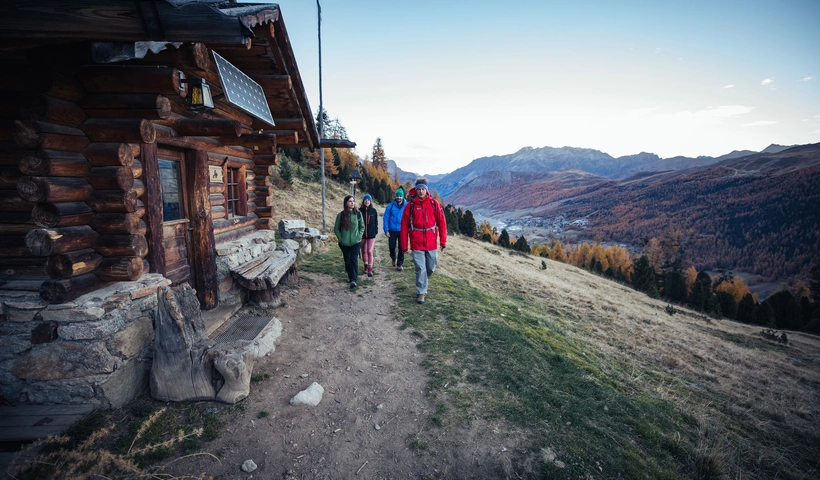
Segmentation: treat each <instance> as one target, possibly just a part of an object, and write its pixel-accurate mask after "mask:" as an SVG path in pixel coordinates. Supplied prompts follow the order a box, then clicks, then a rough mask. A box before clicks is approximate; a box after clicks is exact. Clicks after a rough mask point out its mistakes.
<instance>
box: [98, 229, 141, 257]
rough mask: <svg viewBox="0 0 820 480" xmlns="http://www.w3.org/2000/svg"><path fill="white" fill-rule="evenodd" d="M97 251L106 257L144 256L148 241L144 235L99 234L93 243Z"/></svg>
mask: <svg viewBox="0 0 820 480" xmlns="http://www.w3.org/2000/svg"><path fill="white" fill-rule="evenodd" d="M94 250H96V251H97V253H99V254H101V255H103V256H106V257H140V258H142V257H144V256H146V255H148V241H147V240H146V239H145V236H144V235H140V234H135V235H100V236H99V238H98V239H97V242H96V244H95V245H94Z"/></svg>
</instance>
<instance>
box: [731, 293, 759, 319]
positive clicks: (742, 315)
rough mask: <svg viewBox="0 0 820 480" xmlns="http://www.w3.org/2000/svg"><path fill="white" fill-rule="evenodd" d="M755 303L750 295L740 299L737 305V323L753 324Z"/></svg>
mask: <svg viewBox="0 0 820 480" xmlns="http://www.w3.org/2000/svg"><path fill="white" fill-rule="evenodd" d="M754 314H755V301H754V298H753V297H752V294H751V293H747V294H746V295H744V296H743V298H741V299H740V303H738V304H737V317H735V318H736V319H737V321H738V322H743V323H749V324H751V323H754Z"/></svg>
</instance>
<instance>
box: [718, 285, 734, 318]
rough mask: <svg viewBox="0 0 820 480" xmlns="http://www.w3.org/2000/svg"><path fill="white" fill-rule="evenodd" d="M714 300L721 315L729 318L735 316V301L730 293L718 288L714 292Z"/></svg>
mask: <svg viewBox="0 0 820 480" xmlns="http://www.w3.org/2000/svg"><path fill="white" fill-rule="evenodd" d="M715 300H716V301H717V303H718V305H719V307H720V313H721V315H723V316H724V317H726V318H728V319H731V320H734V319H735V318H737V302H736V301H735V297H734V296H732V294H731V293H729V292H726V291H723V290H719V291H718V292H716V293H715Z"/></svg>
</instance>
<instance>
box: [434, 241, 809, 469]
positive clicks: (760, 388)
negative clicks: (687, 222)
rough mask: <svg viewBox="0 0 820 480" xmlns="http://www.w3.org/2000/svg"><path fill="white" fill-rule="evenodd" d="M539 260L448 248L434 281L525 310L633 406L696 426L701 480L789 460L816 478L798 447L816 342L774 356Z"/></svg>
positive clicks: (692, 315)
mask: <svg viewBox="0 0 820 480" xmlns="http://www.w3.org/2000/svg"><path fill="white" fill-rule="evenodd" d="M542 260H543V259H541V258H537V257H530V256H522V255H519V254H515V253H512V252H511V251H509V250H503V249H500V248H498V247H495V246H492V245H489V244H487V243H483V242H479V241H475V240H472V239H465V238H463V237H455V238H452V239H450V241H449V242H448V248H447V251H446V254H445V255H442V256H441V257H440V271H441V272H442V273H445V274H448V275H450V276H452V277H454V278H460V279H463V280H466V281H467V282H468V283H469V284H470V285H471V286H475V287H478V288H480V289H484V290H490V291H496V292H499V291H500V292H502V293H504V294H506V295H507V296H509V297H513V298H515V297H518V298H522V299H525V303H526V304H527V305H529V306H531V308H533V309H534V310H536V311H540V312H542V313H544V314H546V315H547V316H549V317H550V319H551V320H552V321H553V322H555V323H556V324H558V325H560V326H561V327H562V328H563V329H564V332H563V333H564V334H565V335H566V336H567V337H568V338H570V339H572V341H574V342H577V343H578V344H579V345H583V349H584V350H586V351H588V352H590V353H593V354H594V355H589V357H594V360H593V359H592V358H590V360H591V361H595V362H598V364H599V368H601V369H602V370H604V371H606V372H607V374H608V375H609V376H611V377H612V378H613V380H616V381H617V382H619V383H621V384H622V385H623V387H624V388H625V389H627V391H629V390H631V391H632V394H633V395H634V396H636V397H640V396H643V395H646V396H648V397H651V398H661V399H663V400H667V401H670V402H672V403H673V404H674V405H675V408H676V409H677V410H678V411H680V412H683V413H686V414H689V415H692V416H693V417H694V418H696V419H697V420H698V422H699V424H700V425H701V429H702V431H703V432H706V431H708V432H710V434H709V436H708V438H704V439H703V441H702V442H701V443H702V445H701V447H702V448H699V450H702V452H703V455H700V456H699V458H698V459H696V460H695V463H696V466H697V470H698V471H700V470H701V469H702V470H703V472H704V473H703V475H702V477H701V478H719V476H715V475H714V471H716V470H717V469H718V466H719V467H720V470H721V471H724V472H733V471H736V470H737V469H736V467H735V466H733V465H732V464H733V463H735V462H736V463H743V462H747V463H748V462H758V463H766V462H771V463H772V464H777V463H778V462H783V458H782V455H783V452H784V451H786V450H792V449H798V450H799V451H800V452H801V453H799V454H797V455H798V456H805V457H807V458H802V461H804V462H805V463H806V464H812V463H813V464H815V468H817V469H820V447H818V446H817V445H811V444H810V443H811V442H812V441H813V440H816V438H817V432H820V401H818V400H820V338H818V337H815V336H811V335H806V334H801V333H792V332H789V345H788V346H783V345H779V344H776V343H774V342H770V341H767V340H765V339H763V338H762V337H761V336H760V335H759V333H760V327H753V326H749V325H744V324H740V323H736V322H732V321H728V320H716V319H713V318H708V317H706V316H704V315H702V314H700V313H697V312H694V311H691V310H688V309H686V308H683V307H676V312H677V313H676V314H675V315H669V314H668V313H667V312H666V306H667V304H666V303H665V302H662V301H658V300H652V299H651V298H649V297H647V296H645V295H643V294H640V293H638V292H635V291H634V290H632V289H630V288H628V287H625V286H623V285H620V284H618V283H615V282H611V281H608V280H605V279H603V278H601V277H598V276H595V275H593V274H591V273H589V272H586V271H583V270H580V269H578V268H575V267H572V266H569V265H566V264H562V263H557V262H553V261H550V260H547V261H546V264H547V269H546V270H543V269H542V265H541V262H542ZM704 435H705V434H704ZM791 453H794V451H792V452H791ZM812 457H813V458H812ZM794 461H795V460H794V458H792V460H791V462H792V463H793V462H794ZM805 466H806V465H805V464H804V465H803V468H805ZM738 468H739V467H738ZM790 468H791V467H790V466H789V465H778V466H777V467H776V468H775V470H778V469H782V470H784V471H786V472H788V471H790ZM739 470H743V469H742V468H739ZM796 470H797V471H799V469H796ZM814 471H815V473H816V472H818V471H820V470H814ZM709 472H712V473H709ZM785 476H786V477H789V474H788V473H786V475H785ZM795 478H801V475H800V474H797V475H796V477H795Z"/></svg>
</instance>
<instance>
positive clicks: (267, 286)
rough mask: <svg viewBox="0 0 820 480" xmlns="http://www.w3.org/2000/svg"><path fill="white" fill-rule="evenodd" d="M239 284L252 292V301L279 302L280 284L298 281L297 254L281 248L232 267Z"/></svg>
mask: <svg viewBox="0 0 820 480" xmlns="http://www.w3.org/2000/svg"><path fill="white" fill-rule="evenodd" d="M231 274H232V275H233V278H234V279H235V280H236V282H237V283H239V285H241V286H242V287H243V288H245V289H247V290H248V291H249V292H250V298H249V299H248V300H249V301H250V302H252V303H255V304H257V305H260V306H276V305H278V304H279V293H280V285H283V284H284V285H294V284H296V283H298V281H299V278H298V272H297V269H296V255H295V254H293V253H285V252H281V251H279V250H276V251H273V252H270V253H267V254H265V255H261V256H259V257H257V258H255V259H253V260H251V261H250V262H248V263H244V264H242V265H239V266H237V267H236V268H233V269H231Z"/></svg>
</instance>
